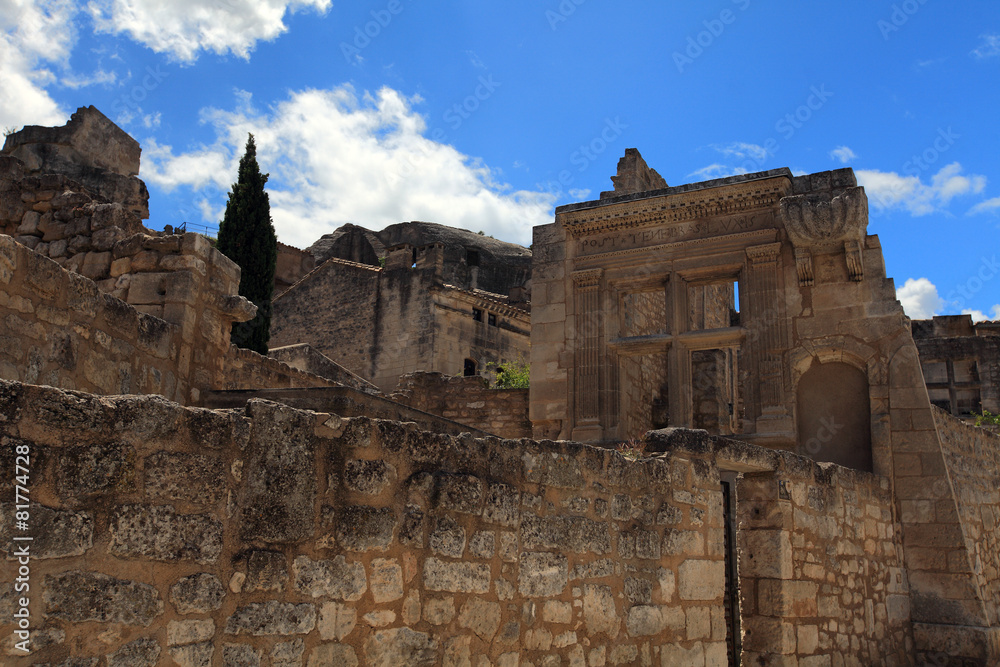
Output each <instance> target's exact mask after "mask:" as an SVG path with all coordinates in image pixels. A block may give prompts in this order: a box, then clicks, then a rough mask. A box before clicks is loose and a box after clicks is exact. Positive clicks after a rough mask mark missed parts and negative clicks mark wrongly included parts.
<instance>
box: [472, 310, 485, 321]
mask: <svg viewBox="0 0 1000 667" xmlns="http://www.w3.org/2000/svg"><path fill="white" fill-rule="evenodd" d="M472 319H473V321H475V322H482V321H483V311H481V310H479V309H478V308H473V309H472Z"/></svg>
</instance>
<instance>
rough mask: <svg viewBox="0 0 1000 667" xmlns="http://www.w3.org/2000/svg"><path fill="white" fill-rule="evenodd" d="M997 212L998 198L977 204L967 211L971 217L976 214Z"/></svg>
mask: <svg viewBox="0 0 1000 667" xmlns="http://www.w3.org/2000/svg"><path fill="white" fill-rule="evenodd" d="M997 212H1000V197H994V198H993V199H987V200H986V201H983V202H979V203H978V204H976V205H975V206H973V207H972V208H971V209H970V210H969V213H970V214H972V215H975V214H977V213H997Z"/></svg>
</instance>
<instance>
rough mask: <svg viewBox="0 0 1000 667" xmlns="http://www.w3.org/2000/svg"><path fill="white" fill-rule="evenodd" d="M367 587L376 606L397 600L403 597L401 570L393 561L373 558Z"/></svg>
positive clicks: (397, 563)
mask: <svg viewBox="0 0 1000 667" xmlns="http://www.w3.org/2000/svg"><path fill="white" fill-rule="evenodd" d="M369 586H370V588H371V591H372V599H373V600H374V601H375V603H376V604H382V603H385V602H393V601H394V600H398V599H399V598H401V597H403V568H402V567H400V565H399V562H397V561H395V560H391V559H384V558H375V559H374V560H372V564H371V582H370V585H369Z"/></svg>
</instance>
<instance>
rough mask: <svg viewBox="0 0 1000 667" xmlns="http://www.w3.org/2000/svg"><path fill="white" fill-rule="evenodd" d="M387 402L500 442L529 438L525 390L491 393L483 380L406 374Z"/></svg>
mask: <svg viewBox="0 0 1000 667" xmlns="http://www.w3.org/2000/svg"><path fill="white" fill-rule="evenodd" d="M390 398H392V400H394V401H399V402H400V403H403V404H404V405H409V406H410V407H411V408H416V409H418V410H423V411H424V412H429V413H431V414H433V415H438V416H440V417H445V418H446V419H451V420H454V421H457V422H458V423H460V424H465V425H467V426H472V427H473V428H477V429H480V430H482V431H486V432H487V433H492V434H494V435H496V436H499V437H501V438H530V437H531V421H530V420H529V419H528V390H527V389H491V388H490V387H489V385H488V383H487V381H486V380H485V378H482V377H479V376H475V377H461V376H448V375H444V374H443V373H409V374H407V375H404V376H403V377H401V378H400V379H399V385H398V386H397V387H396V391H395V393H393V394H392V395H391V396H390Z"/></svg>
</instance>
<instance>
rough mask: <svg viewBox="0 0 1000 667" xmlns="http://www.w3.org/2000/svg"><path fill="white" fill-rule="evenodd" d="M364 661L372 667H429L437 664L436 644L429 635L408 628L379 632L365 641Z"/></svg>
mask: <svg viewBox="0 0 1000 667" xmlns="http://www.w3.org/2000/svg"><path fill="white" fill-rule="evenodd" d="M364 650H365V660H366V661H367V663H368V664H369V665H371V666H372V667H397V666H398V665H412V666H413V667H431V666H432V665H434V664H435V663H436V662H437V659H438V651H437V643H436V642H434V641H433V640H432V639H431V637H430V635H427V634H425V633H423V632H415V631H413V630H410V629H409V628H394V629H392V630H379V631H377V632H375V633H374V634H372V636H371V637H369V638H368V640H367V641H365V649H364Z"/></svg>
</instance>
